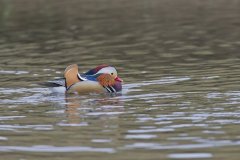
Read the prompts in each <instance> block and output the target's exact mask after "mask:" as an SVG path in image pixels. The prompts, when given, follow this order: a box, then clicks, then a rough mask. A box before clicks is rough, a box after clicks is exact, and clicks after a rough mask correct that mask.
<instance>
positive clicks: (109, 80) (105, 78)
mask: <svg viewBox="0 0 240 160" xmlns="http://www.w3.org/2000/svg"><path fill="white" fill-rule="evenodd" d="M97 80H98V82H99V83H100V84H101V85H102V86H104V87H106V86H113V85H114V84H115V80H114V78H113V77H112V76H111V75H109V74H102V75H100V76H99V77H98V78H97Z"/></svg>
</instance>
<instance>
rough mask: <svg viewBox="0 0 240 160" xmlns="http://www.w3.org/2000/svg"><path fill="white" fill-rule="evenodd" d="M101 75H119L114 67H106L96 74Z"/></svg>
mask: <svg viewBox="0 0 240 160" xmlns="http://www.w3.org/2000/svg"><path fill="white" fill-rule="evenodd" d="M99 73H106V74H112V73H113V75H114V74H115V75H117V70H116V69H115V68H114V67H105V68H102V69H100V70H99V71H98V72H97V73H96V74H99Z"/></svg>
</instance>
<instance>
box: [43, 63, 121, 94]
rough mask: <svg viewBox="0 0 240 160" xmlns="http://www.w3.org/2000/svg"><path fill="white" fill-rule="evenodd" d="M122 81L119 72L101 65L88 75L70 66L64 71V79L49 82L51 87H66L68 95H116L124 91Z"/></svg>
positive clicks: (48, 84)
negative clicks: (75, 93) (106, 93)
mask: <svg viewBox="0 0 240 160" xmlns="http://www.w3.org/2000/svg"><path fill="white" fill-rule="evenodd" d="M122 82H123V81H122V79H121V78H119V77H118V75H117V70H116V69H115V68H114V67H112V66H109V65H105V64H104V65H100V66H98V67H96V68H93V69H91V70H89V71H88V72H86V73H83V74H80V73H79V72H78V65H77V64H73V65H70V66H68V67H67V68H66V69H65V71H64V78H60V79H56V80H53V81H48V82H47V83H45V85H46V86H49V87H62V88H63V87H64V91H65V92H67V93H74V92H77V93H79V94H84V93H91V92H93V93H104V92H108V93H115V92H119V91H121V90H122Z"/></svg>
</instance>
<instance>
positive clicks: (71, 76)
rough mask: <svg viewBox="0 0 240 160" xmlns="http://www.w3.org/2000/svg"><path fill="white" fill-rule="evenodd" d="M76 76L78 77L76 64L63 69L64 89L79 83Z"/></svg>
mask: <svg viewBox="0 0 240 160" xmlns="http://www.w3.org/2000/svg"><path fill="white" fill-rule="evenodd" d="M77 75H78V65H77V64H72V65H70V66H68V67H67V68H66V69H65V71H64V77H65V80H66V88H69V87H70V86H72V85H73V84H75V83H77V82H79V81H80V80H79V79H78V76H77Z"/></svg>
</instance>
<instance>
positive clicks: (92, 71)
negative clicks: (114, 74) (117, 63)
mask: <svg viewBox="0 0 240 160" xmlns="http://www.w3.org/2000/svg"><path fill="white" fill-rule="evenodd" d="M105 67H109V65H107V64H102V65H99V66H97V67H96V68H94V69H91V70H89V71H88V72H86V73H85V74H86V75H93V74H96V73H97V72H98V71H99V70H100V69H102V68H105Z"/></svg>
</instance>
